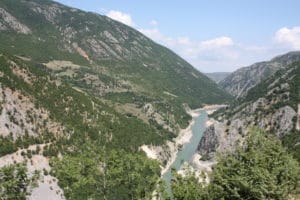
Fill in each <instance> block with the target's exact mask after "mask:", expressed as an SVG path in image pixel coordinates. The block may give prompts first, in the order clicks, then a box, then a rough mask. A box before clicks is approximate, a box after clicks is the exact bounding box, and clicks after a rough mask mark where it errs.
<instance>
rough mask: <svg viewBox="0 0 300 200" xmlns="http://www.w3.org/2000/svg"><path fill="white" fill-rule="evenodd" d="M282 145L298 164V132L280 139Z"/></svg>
mask: <svg viewBox="0 0 300 200" xmlns="http://www.w3.org/2000/svg"><path fill="white" fill-rule="evenodd" d="M282 144H283V145H284V146H285V147H286V148H287V150H288V151H289V152H290V153H291V154H292V155H293V156H294V157H295V159H297V160H298V162H299V163H300V131H296V130H295V131H292V132H291V133H289V134H287V135H285V136H284V137H283V138H282Z"/></svg>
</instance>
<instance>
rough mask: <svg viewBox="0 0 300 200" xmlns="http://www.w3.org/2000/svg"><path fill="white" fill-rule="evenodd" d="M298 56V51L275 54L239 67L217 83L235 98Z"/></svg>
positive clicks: (299, 56) (244, 94) (241, 95)
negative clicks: (271, 57)
mask: <svg viewBox="0 0 300 200" xmlns="http://www.w3.org/2000/svg"><path fill="white" fill-rule="evenodd" d="M299 58H300V52H299V51H295V52H289V53H287V54H284V55H281V56H277V57H275V58H273V59H272V60H270V61H266V62H259V63H255V64H253V65H250V66H248V67H243V68H240V69H238V70H236V71H235V72H233V73H231V74H230V75H229V76H227V77H226V78H225V79H223V80H222V81H220V82H219V85H220V86H221V87H222V88H223V89H225V90H226V91H228V92H229V93H230V94H232V95H233V96H235V97H236V98H241V97H244V96H246V94H247V92H248V91H249V89H251V88H252V87H254V86H255V85H257V84H258V83H260V82H261V81H263V80H264V79H266V78H268V77H270V76H271V75H273V74H274V73H275V72H276V71H277V70H279V69H282V68H285V67H286V66H288V64H290V63H292V62H294V61H296V60H298V59H299Z"/></svg>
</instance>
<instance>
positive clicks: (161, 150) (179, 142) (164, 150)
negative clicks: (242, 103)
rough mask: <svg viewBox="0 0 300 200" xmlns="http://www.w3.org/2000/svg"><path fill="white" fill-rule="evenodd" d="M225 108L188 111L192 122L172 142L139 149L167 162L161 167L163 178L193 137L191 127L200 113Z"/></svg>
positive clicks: (211, 107)
mask: <svg viewBox="0 0 300 200" xmlns="http://www.w3.org/2000/svg"><path fill="white" fill-rule="evenodd" d="M225 106H226V105H205V106H204V107H202V108H198V109H194V110H191V109H188V110H187V113H188V114H189V115H190V116H191V117H192V120H191V122H190V124H189V126H188V127H187V128H185V129H182V130H180V131H179V134H178V136H177V137H176V138H174V139H173V141H167V142H166V144H165V145H164V146H151V145H142V146H141V147H140V149H141V150H142V151H144V152H145V153H146V155H147V157H148V158H151V159H156V160H159V161H163V160H167V163H166V164H165V166H161V176H163V175H164V174H165V173H166V172H167V171H168V170H169V169H170V167H171V165H172V164H173V163H174V162H175V160H176V157H177V154H178V151H179V149H180V148H181V147H182V146H183V145H185V144H186V143H189V142H190V140H191V138H192V136H193V131H192V127H193V125H194V123H195V119H196V118H197V117H199V115H200V112H201V111H205V112H207V113H209V114H211V113H213V112H214V111H216V110H217V109H219V108H221V107H225ZM206 123H207V122H206ZM206 125H207V124H206Z"/></svg>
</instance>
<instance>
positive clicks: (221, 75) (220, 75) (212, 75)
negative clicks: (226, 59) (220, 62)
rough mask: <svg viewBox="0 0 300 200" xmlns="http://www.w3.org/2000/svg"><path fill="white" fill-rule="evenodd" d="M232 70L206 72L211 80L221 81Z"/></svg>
mask: <svg viewBox="0 0 300 200" xmlns="http://www.w3.org/2000/svg"><path fill="white" fill-rule="evenodd" d="M230 73H231V72H212V73H205V75H206V76H208V77H209V78H210V79H211V80H213V81H215V82H216V83H219V82H220V81H222V80H224V79H225V78H226V77H227V76H229V74H230Z"/></svg>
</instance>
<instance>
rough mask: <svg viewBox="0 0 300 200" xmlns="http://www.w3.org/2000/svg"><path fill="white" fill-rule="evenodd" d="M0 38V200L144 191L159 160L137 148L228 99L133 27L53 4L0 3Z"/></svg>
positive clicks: (146, 194) (167, 136)
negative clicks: (199, 110) (192, 112)
mask: <svg viewBox="0 0 300 200" xmlns="http://www.w3.org/2000/svg"><path fill="white" fill-rule="evenodd" d="M0 41H1V42H0V156H1V157H0V168H1V169H0V170H1V171H0V172H1V174H4V176H1V177H0V195H1V197H3V198H4V199H18V198H20V199H24V198H29V199H41V198H42V197H43V196H49V198H50V197H51V198H53V199H65V198H67V199H101V198H103V199H145V198H150V197H151V195H152V192H153V191H154V190H155V188H156V186H157V181H158V180H159V176H160V170H161V168H160V166H161V165H164V163H163V162H161V163H159V162H157V161H154V160H150V159H148V158H147V157H146V155H145V154H144V153H143V152H142V151H141V150H140V147H141V146H142V145H144V144H146V145H155V146H156V145H157V146H158V145H159V146H162V147H164V146H165V142H166V141H167V140H172V139H173V138H174V137H176V136H177V134H178V132H179V130H180V129H181V128H184V127H186V126H187V125H188V123H189V121H190V119H191V116H189V115H188V114H187V113H186V108H188V107H190V108H197V107H201V106H202V105H204V104H212V103H224V102H229V101H231V99H232V97H231V96H230V95H229V94H227V93H226V92H224V91H223V90H222V89H220V88H219V87H218V85H217V84H215V83H214V82H213V81H212V80H210V79H209V78H207V77H206V76H204V75H203V74H202V73H200V72H198V71H197V70H196V69H194V68H193V67H192V66H191V65H190V64H188V63H187V62H186V61H184V60H183V59H182V58H180V57H179V56H177V55H176V54H175V53H173V52H172V51H170V50H169V49H167V48H165V47H163V46H160V45H159V44H156V43H155V42H153V41H152V40H150V39H149V38H147V37H145V36H144V35H142V34H141V33H139V32H138V31H136V30H134V29H132V28H130V27H128V26H126V25H124V24H121V23H119V22H116V21H114V20H112V19H110V18H108V17H106V16H101V15H98V14H95V13H90V12H83V11H81V10H77V9H74V8H69V7H66V6H64V5H62V4H59V3H56V2H53V1H49V0H3V1H0ZM165 148H167V147H165ZM166 159H167V158H166ZM17 164H18V165H17ZM14 174H16V175H14ZM10 180H11V181H10ZM14 183H18V184H19V185H22V187H21V188H18V192H14V190H12V189H11V188H12V187H15V186H14V185H13V184H14Z"/></svg>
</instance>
